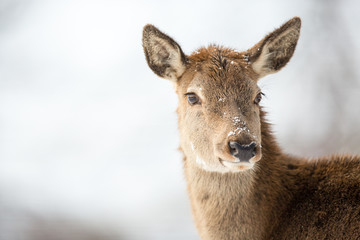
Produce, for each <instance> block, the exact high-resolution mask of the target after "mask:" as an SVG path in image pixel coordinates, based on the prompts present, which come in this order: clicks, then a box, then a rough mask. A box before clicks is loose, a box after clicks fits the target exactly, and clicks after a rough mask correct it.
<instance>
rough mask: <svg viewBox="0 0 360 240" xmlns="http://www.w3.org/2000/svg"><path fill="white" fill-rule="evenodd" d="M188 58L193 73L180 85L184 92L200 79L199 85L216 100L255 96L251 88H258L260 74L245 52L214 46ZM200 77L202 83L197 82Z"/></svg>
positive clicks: (196, 52) (190, 72) (195, 52)
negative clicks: (258, 74)
mask: <svg viewBox="0 0 360 240" xmlns="http://www.w3.org/2000/svg"><path fill="white" fill-rule="evenodd" d="M188 59H189V67H188V74H191V75H190V76H189V75H187V74H186V77H184V79H182V80H183V81H186V83H185V84H184V82H182V84H180V85H181V86H182V88H183V90H184V91H185V90H186V89H187V88H188V86H189V85H193V84H194V82H197V87H201V88H202V90H203V91H204V93H205V94H206V95H208V96H209V95H211V98H212V99H213V100H216V99H218V98H223V97H226V96H228V97H230V96H231V97H232V98H242V99H244V97H247V96H244V94H245V95H248V94H250V95H251V94H252V92H253V91H249V88H250V89H254V86H256V80H257V77H258V76H257V74H256V73H255V72H254V71H253V70H252V68H251V65H250V64H251V62H250V61H249V59H248V57H247V55H246V53H244V52H238V51H236V50H233V49H230V48H224V47H221V46H216V45H210V46H209V47H207V48H200V49H198V50H197V51H194V52H193V53H192V54H191V55H190V56H189V57H188ZM198 78H200V79H201V80H200V83H199V81H193V80H194V79H198ZM255 91H256V90H255ZM241 92H242V94H240V93H241ZM240 95H242V96H241V97H240ZM209 97H210V96H209ZM249 97H250V96H249ZM234 100H235V99H234Z"/></svg>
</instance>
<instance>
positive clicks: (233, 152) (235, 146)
mask: <svg viewBox="0 0 360 240" xmlns="http://www.w3.org/2000/svg"><path fill="white" fill-rule="evenodd" d="M238 145H240V144H238V143H237V142H229V147H230V153H231V155H233V156H235V155H237V154H238V153H239V146H238Z"/></svg>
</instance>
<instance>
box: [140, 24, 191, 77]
mask: <svg viewBox="0 0 360 240" xmlns="http://www.w3.org/2000/svg"><path fill="white" fill-rule="evenodd" d="M142 41H143V48H144V53H145V56H146V61H147V63H148V65H149V67H150V68H151V70H153V72H154V73H156V74H157V75H158V76H160V77H162V78H166V79H169V80H173V81H176V80H177V79H178V78H179V77H180V76H181V75H182V74H183V73H184V71H185V69H186V56H185V54H184V53H183V51H182V50H181V48H180V46H179V44H177V43H176V42H175V41H174V40H173V39H172V38H171V37H169V36H167V35H166V34H164V33H162V32H160V31H159V29H157V28H156V27H154V26H153V25H150V24H148V25H146V26H145V27H144V30H143V39H142Z"/></svg>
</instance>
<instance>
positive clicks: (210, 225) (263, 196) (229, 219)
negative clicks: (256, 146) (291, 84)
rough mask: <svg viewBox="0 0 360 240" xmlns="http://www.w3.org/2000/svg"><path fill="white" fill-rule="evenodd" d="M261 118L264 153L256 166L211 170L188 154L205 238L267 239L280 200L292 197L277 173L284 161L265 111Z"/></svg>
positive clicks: (187, 166) (190, 188) (188, 171)
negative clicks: (234, 170) (229, 171)
mask: <svg viewBox="0 0 360 240" xmlns="http://www.w3.org/2000/svg"><path fill="white" fill-rule="evenodd" d="M261 120H262V121H261V122H262V123H261V130H262V146H263V148H262V151H263V157H262V159H261V160H260V161H259V162H258V163H257V164H256V166H255V167H254V169H251V170H248V171H245V172H239V173H216V172H207V171H204V170H202V169H200V168H198V167H197V166H196V165H193V164H191V162H194V159H186V156H185V161H184V166H185V174H186V179H187V183H188V192H189V195H190V200H191V204H192V209H193V215H194V218H195V222H196V225H197V228H198V230H199V232H200V235H201V238H202V239H217V240H218V239H229V240H230V239H263V238H267V235H266V234H267V233H269V232H271V230H272V228H273V227H275V226H276V225H277V223H275V222H272V219H277V217H276V215H277V214H279V213H281V212H282V210H283V209H281V206H282V204H280V206H279V204H278V203H279V201H280V202H284V201H286V199H288V197H287V196H284V194H281V190H282V189H281V187H280V186H279V185H281V183H280V182H278V181H279V179H281V178H279V177H278V176H277V175H278V174H279V171H277V169H278V168H281V166H282V165H283V164H281V163H280V162H279V161H280V160H279V159H280V158H279V156H280V155H281V151H280V149H279V147H278V145H277V143H276V141H275V139H274V138H273V136H272V134H271V131H270V128H269V124H268V123H267V122H266V121H265V120H264V113H263V112H261ZM282 192H286V191H282ZM284 205H285V204H284Z"/></svg>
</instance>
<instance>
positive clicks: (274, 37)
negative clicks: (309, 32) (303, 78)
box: [246, 17, 301, 77]
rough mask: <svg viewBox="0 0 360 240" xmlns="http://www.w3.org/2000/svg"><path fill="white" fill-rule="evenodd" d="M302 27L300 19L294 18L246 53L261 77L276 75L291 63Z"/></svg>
mask: <svg viewBox="0 0 360 240" xmlns="http://www.w3.org/2000/svg"><path fill="white" fill-rule="evenodd" d="M300 27H301V20H300V18H299V17H294V18H292V19H291V20H289V21H288V22H286V23H285V24H283V25H282V26H281V27H280V28H278V29H276V30H274V31H273V32H271V33H270V34H268V35H267V36H266V37H265V38H264V39H263V40H261V41H260V42H259V43H258V44H256V45H255V46H254V47H252V48H251V49H249V50H248V51H247V52H246V54H247V56H246V57H247V58H248V59H249V60H250V62H251V63H252V68H253V70H254V71H255V72H256V73H258V74H259V77H263V76H265V75H267V74H270V73H275V72H277V71H279V70H280V69H281V68H282V67H284V66H285V65H286V64H287V63H288V62H289V60H290V58H291V57H292V55H293V54H294V51H295V47H296V45H297V42H298V39H299V36H300Z"/></svg>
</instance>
